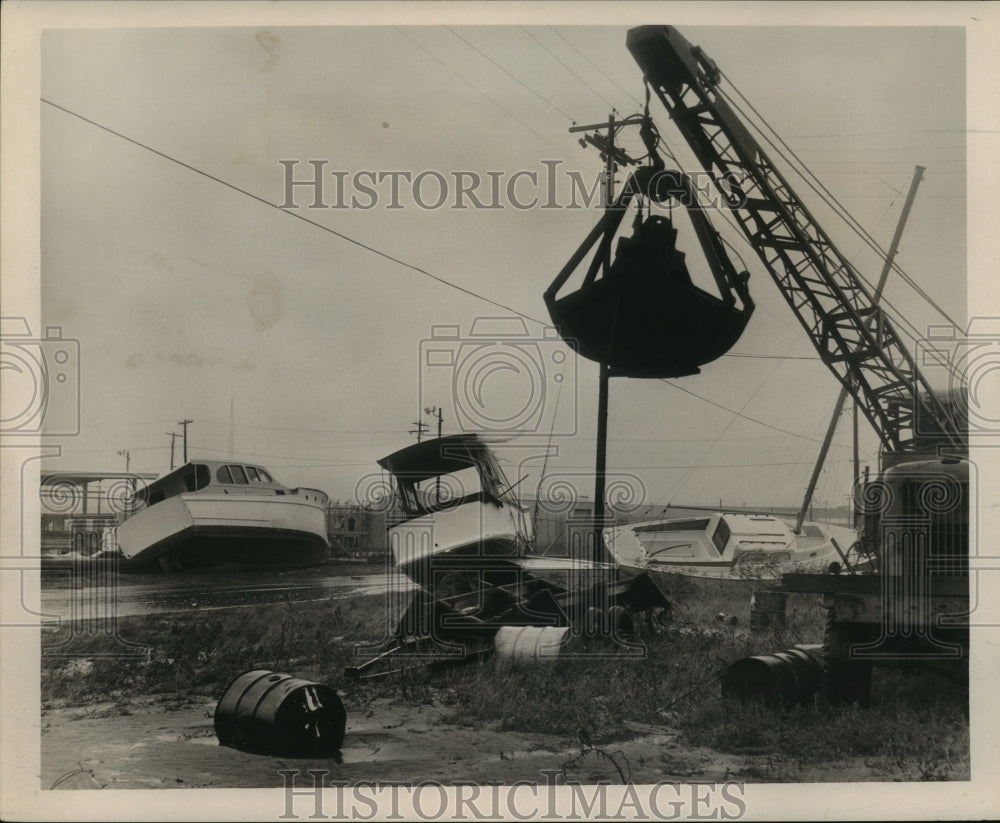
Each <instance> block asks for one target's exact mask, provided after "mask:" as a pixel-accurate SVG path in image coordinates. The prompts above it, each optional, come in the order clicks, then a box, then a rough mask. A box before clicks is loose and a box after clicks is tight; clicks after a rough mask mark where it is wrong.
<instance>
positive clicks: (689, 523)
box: [635, 517, 708, 532]
mask: <svg viewBox="0 0 1000 823" xmlns="http://www.w3.org/2000/svg"><path fill="white" fill-rule="evenodd" d="M707 526H708V518H707V517H706V518H705V519H703V520H668V521H667V522H666V523H650V524H649V525H648V526H636V527H635V531H636V532H700V531H704V529H705V528H706V527H707Z"/></svg>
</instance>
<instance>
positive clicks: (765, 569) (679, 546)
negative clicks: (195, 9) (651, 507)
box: [604, 515, 857, 582]
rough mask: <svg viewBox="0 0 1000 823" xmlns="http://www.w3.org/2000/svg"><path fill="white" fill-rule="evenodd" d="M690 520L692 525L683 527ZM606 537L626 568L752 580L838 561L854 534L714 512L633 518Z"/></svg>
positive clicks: (828, 527) (843, 529)
mask: <svg viewBox="0 0 1000 823" xmlns="http://www.w3.org/2000/svg"><path fill="white" fill-rule="evenodd" d="M723 517H725V518H726V522H727V523H728V524H731V526H732V528H730V529H728V530H727V531H726V537H725V540H720V539H719V537H718V532H717V530H718V529H719V527H720V520H721V519H722V518H723ZM688 524H691V525H692V528H681V527H683V526H686V525H688ZM695 525H697V526H699V527H698V528H694V527H693V526H695ZM604 540H605V545H606V546H607V548H608V551H609V552H610V553H611V555H612V556H613V557H614V558H615V560H616V561H617V562H618V563H619V564H620V565H621V566H622V567H623V568H626V569H629V570H633V571H647V572H655V573H657V574H662V575H678V576H680V577H684V578H700V579H707V580H730V581H751V582H752V581H759V580H778V579H780V577H781V575H782V574H786V573H789V572H798V571H801V572H807V571H813V572H822V571H826V570H827V569H828V568H829V566H830V564H831V563H835V562H838V563H839V562H842V559H843V557H842V553H846V552H847V550H848V549H849V548H850V547H851V545H852V544H853V543H854V542H855V541H856V540H857V533H856V532H855V531H854V530H853V529H850V528H847V527H844V526H831V525H827V524H820V523H806V524H804V526H803V529H802V533H801V534H798V535H796V534H794V533H793V532H792V530H791V528H790V527H789V526H788V524H787V523H785V522H783V521H781V520H779V519H777V518H771V517H746V516H742V515H735V516H734V515H724V516H722V515H713V516H706V517H704V518H692V519H686V520H677V521H654V522H651V523H633V524H630V525H628V526H622V527H617V528H613V529H607V530H605V532H604Z"/></svg>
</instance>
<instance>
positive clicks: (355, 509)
mask: <svg viewBox="0 0 1000 823" xmlns="http://www.w3.org/2000/svg"><path fill="white" fill-rule="evenodd" d="M385 530H386V519H385V514H384V513H382V512H380V511H375V510H372V509H369V508H366V507H365V506H362V505H359V504H358V503H351V502H345V501H340V500H335V501H332V502H331V503H330V504H329V506H328V508H327V513H326V531H327V536H328V537H329V540H330V551H331V555H332V558H333V559H337V558H338V557H340V558H354V559H359V558H371V557H372V556H373V555H379V556H380V557H381V556H383V555H384V554H385V552H386V548H387V545H388V541H387V540H386V531H385Z"/></svg>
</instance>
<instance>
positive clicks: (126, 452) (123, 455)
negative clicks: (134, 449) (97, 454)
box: [118, 449, 131, 472]
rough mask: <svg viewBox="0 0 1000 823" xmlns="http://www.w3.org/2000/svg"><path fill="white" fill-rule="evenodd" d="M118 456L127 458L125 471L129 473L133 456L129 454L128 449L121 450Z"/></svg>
mask: <svg viewBox="0 0 1000 823" xmlns="http://www.w3.org/2000/svg"><path fill="white" fill-rule="evenodd" d="M118 456H119V457H124V458H125V471H126V472H128V469H129V463H130V458H131V455H130V454H129V452H128V449H119V450H118Z"/></svg>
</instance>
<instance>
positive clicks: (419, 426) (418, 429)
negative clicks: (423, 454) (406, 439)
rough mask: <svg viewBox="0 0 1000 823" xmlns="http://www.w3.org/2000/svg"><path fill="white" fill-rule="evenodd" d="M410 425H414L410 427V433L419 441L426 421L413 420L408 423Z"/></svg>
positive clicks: (425, 426)
mask: <svg viewBox="0 0 1000 823" xmlns="http://www.w3.org/2000/svg"><path fill="white" fill-rule="evenodd" d="M410 425H411V426H414V428H412V429H410V434H415V435H416V436H417V442H418V443H419V442H420V437H421V435H423V433H424V429H426V428H427V427H428V426H427V424H426V423H424V422H422V421H420V420H414V421H413V422H412V423H410Z"/></svg>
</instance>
